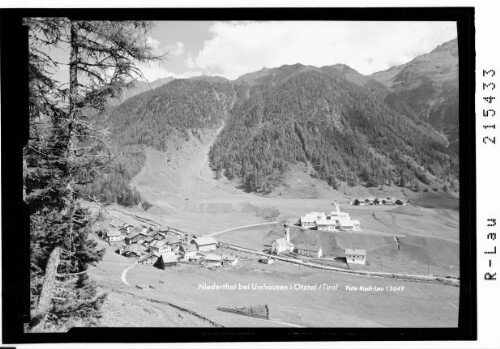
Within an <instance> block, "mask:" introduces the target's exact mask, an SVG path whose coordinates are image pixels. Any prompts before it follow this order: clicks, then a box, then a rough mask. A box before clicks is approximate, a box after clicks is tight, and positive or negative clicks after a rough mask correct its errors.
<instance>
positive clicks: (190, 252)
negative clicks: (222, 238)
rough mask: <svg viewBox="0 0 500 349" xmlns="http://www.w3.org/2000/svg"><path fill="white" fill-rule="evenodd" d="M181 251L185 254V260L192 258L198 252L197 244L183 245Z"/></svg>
mask: <svg viewBox="0 0 500 349" xmlns="http://www.w3.org/2000/svg"><path fill="white" fill-rule="evenodd" d="M179 252H180V253H181V255H182V256H183V258H184V260H191V259H195V258H196V254H197V252H198V250H197V249H196V246H195V245H192V244H190V245H181V246H180V248H179Z"/></svg>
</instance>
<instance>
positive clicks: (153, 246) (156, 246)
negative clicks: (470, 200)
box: [149, 240, 172, 254]
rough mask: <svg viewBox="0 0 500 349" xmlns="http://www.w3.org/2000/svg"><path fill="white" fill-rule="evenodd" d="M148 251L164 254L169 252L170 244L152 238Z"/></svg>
mask: <svg viewBox="0 0 500 349" xmlns="http://www.w3.org/2000/svg"><path fill="white" fill-rule="evenodd" d="M149 251H150V252H158V253H159V254H164V253H166V252H171V251H172V249H171V247H170V245H168V244H167V243H166V242H165V241H164V240H161V241H159V240H153V241H152V242H151V243H150V244H149Z"/></svg>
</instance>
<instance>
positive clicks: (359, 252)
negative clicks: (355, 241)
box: [344, 248, 366, 256]
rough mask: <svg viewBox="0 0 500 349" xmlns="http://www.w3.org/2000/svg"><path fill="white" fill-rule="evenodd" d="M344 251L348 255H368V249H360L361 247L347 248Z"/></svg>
mask: <svg viewBox="0 0 500 349" xmlns="http://www.w3.org/2000/svg"><path fill="white" fill-rule="evenodd" d="M344 253H345V254H346V255H348V254H349V255H352V254H357V255H363V256H366V250H359V249H356V248H346V249H345V251H344Z"/></svg>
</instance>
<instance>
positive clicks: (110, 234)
mask: <svg viewBox="0 0 500 349" xmlns="http://www.w3.org/2000/svg"><path fill="white" fill-rule="evenodd" d="M107 235H108V236H121V235H122V234H121V233H120V231H118V230H112V231H108V234H107Z"/></svg>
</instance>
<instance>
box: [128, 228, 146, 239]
mask: <svg viewBox="0 0 500 349" xmlns="http://www.w3.org/2000/svg"><path fill="white" fill-rule="evenodd" d="M137 235H143V236H145V237H147V235H146V234H145V233H143V232H142V231H140V230H139V231H137V230H135V229H134V231H132V232H130V234H128V235H127V238H129V239H132V238H134V237H136V236H137Z"/></svg>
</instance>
